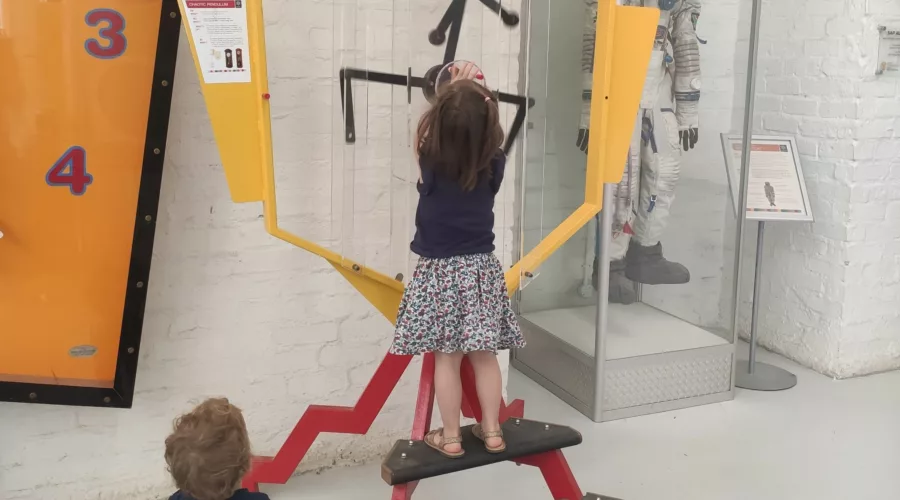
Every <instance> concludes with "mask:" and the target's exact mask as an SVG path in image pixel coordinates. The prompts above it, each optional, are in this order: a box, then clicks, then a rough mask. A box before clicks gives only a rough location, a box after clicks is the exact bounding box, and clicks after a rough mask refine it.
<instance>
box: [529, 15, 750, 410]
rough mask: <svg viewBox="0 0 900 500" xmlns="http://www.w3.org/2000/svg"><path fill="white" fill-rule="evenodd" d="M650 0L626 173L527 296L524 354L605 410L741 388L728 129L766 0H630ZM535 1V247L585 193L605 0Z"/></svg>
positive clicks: (738, 110) (735, 119) (665, 405)
mask: <svg viewBox="0 0 900 500" xmlns="http://www.w3.org/2000/svg"><path fill="white" fill-rule="evenodd" d="M651 1H652V4H653V5H652V6H653V7H660V8H661V17H660V24H659V27H658V29H657V32H656V40H655V45H654V55H653V57H652V58H651V64H650V69H649V70H648V78H647V83H646V84H645V88H644V95H643V98H642V103H641V110H640V112H639V115H638V116H637V117H636V118H635V127H634V139H633V141H632V148H631V152H630V154H629V160H628V163H627V164H626V165H624V166H623V167H624V169H625V171H624V175H623V180H622V182H621V183H620V184H618V185H612V184H607V185H606V186H605V188H604V193H605V195H606V196H605V197H604V204H603V211H602V212H601V215H600V216H599V217H598V219H597V220H596V221H595V222H594V223H593V224H589V225H588V226H587V227H585V228H583V229H582V230H581V231H580V232H579V233H578V234H577V235H576V237H574V238H572V239H570V240H569V241H568V242H567V243H566V245H565V246H563V247H562V248H561V249H559V250H558V251H557V252H556V253H555V254H554V255H552V256H551V257H550V258H549V259H548V260H547V261H546V262H545V263H544V264H543V265H542V266H541V267H540V269H539V270H538V271H537V272H534V273H532V274H533V275H532V276H531V277H530V279H529V280H528V281H527V282H523V286H522V287H521V289H520V290H519V292H518V294H517V295H516V299H515V303H516V307H517V311H518V313H519V314H520V320H521V324H522V327H523V330H524V331H525V334H526V337H527V340H528V347H527V348H525V349H522V350H519V351H517V352H515V353H514V355H513V361H512V362H513V365H514V366H515V367H516V368H517V369H519V370H520V371H522V372H524V373H525V374H526V375H528V376H529V377H531V378H532V379H534V380H536V381H537V382H539V383H540V384H541V385H543V386H544V387H546V388H547V389H548V390H550V391H552V392H553V393H554V394H556V395H557V396H559V397H560V398H562V399H563V400H565V401H566V402H567V403H569V404H570V405H572V406H573V407H575V408H577V409H578V410H580V411H581V412H583V413H584V414H586V415H588V416H590V417H591V418H593V419H594V420H595V421H606V420H613V419H618V418H626V417H631V416H636V415H642V414H648V413H654V412H660V411H667V410H672V409H677V408H684V407H688V406H693V405H699V404H707V403H713V402H718V401H724V400H728V399H731V398H732V397H733V393H734V392H733V391H734V382H733V379H734V377H733V373H734V364H735V343H734V341H735V336H734V321H733V314H734V304H735V289H736V287H735V281H736V274H737V268H736V266H735V261H736V258H735V243H736V240H737V238H738V235H739V234H740V231H741V223H740V221H736V220H735V217H734V213H733V210H732V209H731V200H730V193H729V189H728V181H727V175H726V170H725V162H724V159H723V155H722V150H721V143H720V140H719V138H720V134H722V133H729V134H740V133H742V132H743V131H744V129H745V123H744V122H745V120H744V110H745V108H746V106H745V101H746V100H747V85H748V75H747V73H748V71H747V68H748V61H749V47H750V44H748V43H747V42H748V39H749V38H750V31H751V6H752V0H738V1H736V2H728V3H727V4H718V3H716V4H713V3H712V2H706V3H704V4H703V5H702V11H701V2H700V1H699V0H674V1H658V2H657V1H653V0H645V1H640V0H631V1H625V2H620V4H622V3H624V4H639V5H638V6H644V5H643V4H645V3H646V4H647V5H646V6H651V5H650V4H651ZM527 3H528V8H527V9H523V11H524V12H526V13H527V15H526V18H523V27H522V29H523V31H524V33H523V36H522V47H523V48H522V54H523V55H522V57H523V59H524V60H525V61H524V62H523V64H521V65H520V67H521V71H520V75H521V76H520V80H521V81H524V82H527V89H526V93H527V94H528V95H529V96H530V97H532V98H534V99H535V105H534V107H533V108H532V109H531V110H530V112H529V115H528V119H527V127H526V128H527V130H528V132H527V136H526V139H525V141H524V144H523V145H522V147H523V157H524V160H523V161H524V165H523V172H522V180H521V182H520V187H519V196H520V199H521V202H522V204H523V206H522V209H521V214H520V217H519V220H518V221H517V222H518V228H517V229H518V231H517V234H518V235H519V238H520V241H519V246H520V248H521V251H522V252H523V254H524V253H527V252H528V250H530V249H531V248H533V247H534V246H535V245H536V244H537V243H538V242H539V241H540V240H541V239H542V238H543V237H544V236H545V235H546V234H547V233H548V232H549V231H551V230H552V229H553V228H554V227H556V226H557V225H558V224H559V223H560V222H561V221H562V220H563V218H564V217H565V216H566V215H567V214H569V213H571V212H572V210H574V209H575V208H577V207H578V206H579V205H580V204H581V203H582V202H583V200H584V192H585V175H584V174H585V168H586V161H587V157H586V154H585V152H584V150H585V148H584V147H583V146H584V143H585V142H586V141H589V130H586V129H585V127H584V126H583V125H582V123H583V122H582V118H581V115H582V109H583V106H584V103H585V102H586V101H589V99H590V92H589V89H587V88H585V87H586V85H585V84H584V83H583V82H585V81H589V80H590V79H589V78H586V77H585V75H586V74H588V73H590V71H591V67H590V61H591V60H592V56H591V54H589V53H587V51H588V50H589V48H590V47H592V43H591V40H592V38H593V34H592V33H591V27H592V26H593V25H592V23H591V20H592V16H593V15H594V14H593V11H592V8H591V3H593V4H595V5H596V2H590V1H574V2H553V4H552V8H551V2H550V1H549V0H531V1H529V2H527ZM594 9H596V6H594ZM725 26H730V27H731V28H725ZM713 35H714V36H715V38H713ZM707 37H709V38H707ZM612 77H613V78H615V75H613V76H612Z"/></svg>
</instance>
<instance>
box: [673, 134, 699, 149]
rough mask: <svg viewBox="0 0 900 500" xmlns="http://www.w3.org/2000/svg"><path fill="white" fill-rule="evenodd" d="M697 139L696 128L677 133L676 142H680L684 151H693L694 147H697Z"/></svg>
mask: <svg viewBox="0 0 900 500" xmlns="http://www.w3.org/2000/svg"><path fill="white" fill-rule="evenodd" d="M699 137H700V129H697V128H690V129H687V130H679V131H678V140H679V141H681V147H683V148H684V150H685V151H690V150H692V149H694V146H696V145H697V140H698V139H699Z"/></svg>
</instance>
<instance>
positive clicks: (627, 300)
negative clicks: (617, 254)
mask: <svg viewBox="0 0 900 500" xmlns="http://www.w3.org/2000/svg"><path fill="white" fill-rule="evenodd" d="M594 288H597V259H594ZM636 300H637V292H636V291H635V290H634V282H633V281H631V280H630V279H628V278H627V277H626V276H625V259H619V260H614V261H612V262H610V263H609V303H610V304H625V305H628V304H633V303H634V302H635V301H636Z"/></svg>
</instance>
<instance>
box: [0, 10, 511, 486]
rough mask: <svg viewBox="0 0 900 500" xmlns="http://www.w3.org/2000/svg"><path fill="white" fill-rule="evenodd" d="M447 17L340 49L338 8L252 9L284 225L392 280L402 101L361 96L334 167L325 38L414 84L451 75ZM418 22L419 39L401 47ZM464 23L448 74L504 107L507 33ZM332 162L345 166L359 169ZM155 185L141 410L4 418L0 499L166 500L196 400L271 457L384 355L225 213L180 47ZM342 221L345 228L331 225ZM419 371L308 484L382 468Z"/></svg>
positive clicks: (373, 92) (343, 399)
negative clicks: (262, 13)
mask: <svg viewBox="0 0 900 500" xmlns="http://www.w3.org/2000/svg"><path fill="white" fill-rule="evenodd" d="M334 3H335V4H339V3H340V2H338V1H337V0H336V1H335V2H334ZM395 3H396V4H397V6H398V8H397V9H393V6H394V4H395ZM446 3H447V2H443V1H438V0H433V1H428V2H416V4H415V5H416V9H417V10H416V11H415V12H414V13H413V15H412V17H410V16H409V15H408V14H407V13H406V12H404V11H403V10H402V9H401V8H400V6H401V5H402V6H405V5H407V2H399V1H398V2H391V1H377V2H376V1H369V0H367V1H366V2H365V3H364V4H363V3H361V2H356V3H354V4H353V5H352V7H354V12H355V13H356V15H357V18H356V23H357V24H356V29H355V31H354V30H353V29H351V28H348V29H347V30H345V31H343V32H342V31H341V28H342V27H343V26H345V24H342V21H341V20H340V19H338V18H336V17H335V16H334V15H333V12H334V11H333V8H332V2H331V1H322V0H266V2H265V5H264V6H265V8H266V26H267V37H268V40H267V41H268V45H269V47H268V48H269V54H270V61H269V62H270V78H271V93H272V96H273V98H272V103H273V126H274V136H275V160H276V171H277V176H278V194H279V202H280V206H279V213H280V216H281V219H282V220H283V225H284V226H285V227H286V228H287V229H289V230H292V231H295V232H296V233H298V234H300V235H303V236H305V237H309V238H311V239H314V240H316V241H319V242H321V243H325V244H326V245H328V246H330V247H332V248H336V249H350V250H352V251H356V252H358V255H357V256H359V257H360V260H365V262H366V263H367V264H368V265H372V266H374V267H375V268H376V269H379V270H381V271H384V272H388V273H390V274H395V273H396V272H398V271H402V270H404V266H405V265H406V264H407V262H408V260H407V259H408V255H407V249H408V244H409V240H410V239H411V233H410V228H411V224H412V222H411V218H410V217H411V213H412V210H413V209H414V207H415V198H414V195H413V194H411V193H412V191H411V188H410V186H411V182H412V180H413V179H414V177H410V176H409V175H408V174H409V173H410V171H411V170H412V168H414V165H413V164H412V163H411V162H410V161H409V160H408V158H409V156H408V154H409V151H408V150H407V149H406V145H407V144H408V136H407V119H406V116H407V111H408V107H407V104H406V100H405V95H406V89H397V90H394V91H392V90H390V88H389V87H386V86H381V85H376V84H372V85H370V86H369V88H368V95H366V93H365V92H364V91H361V89H357V90H356V94H355V96H354V97H357V102H356V104H357V114H356V117H357V123H358V125H359V126H360V129H359V133H360V141H359V142H358V144H357V146H355V147H353V148H345V147H344V146H343V145H342V141H341V140H340V138H341V137H342V135H339V136H337V137H338V139H335V137H334V136H333V133H334V132H335V131H336V130H337V131H338V132H339V133H340V127H339V120H338V119H334V116H335V115H337V116H338V117H339V114H338V113H339V109H340V99H339V97H338V93H337V87H336V86H335V80H336V77H337V71H338V69H339V67H340V65H341V62H340V60H339V59H336V58H335V57H333V54H334V53H333V52H332V44H333V43H334V38H333V33H343V34H344V35H343V36H349V35H348V32H349V33H356V34H358V35H359V37H350V38H349V40H351V41H353V42H354V43H357V47H358V48H359V50H358V51H357V52H358V53H356V52H350V51H348V52H346V53H345V56H346V58H345V63H347V61H346V59H349V58H350V56H351V55H352V56H354V57H357V60H356V63H357V64H359V65H361V66H362V67H364V66H363V57H365V61H368V62H369V68H370V69H373V70H375V69H380V70H397V71H401V72H405V68H406V61H408V60H409V58H410V57H411V56H412V57H413V58H415V59H416V61H417V68H416V69H417V73H419V74H421V73H422V72H423V71H424V69H425V67H426V66H428V65H430V64H432V61H433V63H437V62H440V60H441V58H442V56H443V47H441V48H435V47H431V46H430V45H427V43H426V38H425V33H427V30H428V29H431V27H433V26H434V25H436V23H437V20H438V19H439V18H440V15H441V14H442V13H443V9H444V8H445V7H446ZM348 5H350V4H348ZM362 5H364V7H363V8H362V9H360V10H356V7H357V6H362ZM411 19H412V20H414V22H413V24H412V26H413V27H415V29H417V30H419V31H421V33H418V32H417V33H416V34H415V36H414V38H413V39H412V40H410V39H409V37H408V31H409V30H408V29H407V27H408V26H409V22H410V20H411ZM347 23H349V21H347ZM465 23H466V24H465V32H464V33H465V38H464V40H463V41H461V43H460V50H459V55H460V57H466V58H470V59H473V60H476V61H484V63H483V64H484V69H485V71H486V73H487V76H488V81H489V82H491V83H492V84H493V85H495V86H500V87H501V88H503V89H504V90H506V89H510V88H515V86H516V84H517V75H518V63H517V61H516V54H517V52H518V48H519V41H518V34H517V32H516V31H512V32H510V31H508V30H506V29H505V28H503V29H500V30H498V29H497V24H496V22H495V16H493V15H489V13H488V12H487V11H486V10H485V9H484V8H483V7H481V5H480V4H479V3H478V2H470V6H469V9H468V11H467V17H466V20H465ZM349 25H350V26H352V24H349ZM395 28H397V29H395ZM394 31H396V32H397V34H396V35H395V36H394V37H393V38H392V37H391V36H390V33H392V32H394ZM336 36H340V35H336ZM363 37H364V38H363ZM362 39H365V40H367V42H366V43H365V49H364V50H363V49H362V44H361V42H359V41H358V40H362ZM337 40H338V41H340V40H341V38H337ZM497 47H499V49H497ZM410 52H411V55H410ZM348 64H349V63H348ZM362 90H364V89H362ZM414 95H416V94H414ZM421 101H422V98H421V94H418V97H417V104H418V105H419V106H421ZM392 106H393V110H394V111H395V114H394V116H393V119H391V118H390V117H391V115H390V112H391V110H392ZM507 111H508V110H507ZM411 112H412V113H417V112H418V110H417V109H412V111H411ZM508 115H509V116H508V117H509V119H510V120H511V118H512V112H509V113H508ZM417 117H418V115H415V114H413V115H412V118H411V120H412V122H413V123H414V122H415V120H416V119H417ZM342 153H343V154H344V155H348V154H350V153H353V154H355V159H356V161H355V163H354V164H353V168H351V167H350V163H349V162H342V161H341V158H342ZM344 157H346V156H344ZM512 164H515V159H513V162H512ZM165 169H166V170H165V177H164V180H163V189H162V196H161V200H160V201H161V202H160V214H159V218H158V229H157V235H156V236H157V240H156V246H155V248H154V261H153V271H152V276H151V279H150V288H149V292H150V293H149V299H148V304H147V318H146V322H145V326H144V337H143V342H142V349H141V360H140V366H139V373H138V379H137V392H136V395H135V403H134V408H133V409H131V410H104V409H88V408H67V407H47V406H30V405H11V404H3V405H0V422H3V425H2V426H0V492H2V494H0V498H7V499H10V500H12V499H26V498H27V499H52V500H62V499H68V498H72V499H82V498H103V499H120V498H121V499H132V498H134V499H137V498H140V499H146V498H158V497H162V496H163V495H165V494H167V493H171V485H170V481H169V478H168V477H167V475H166V472H165V469H164V462H163V459H162V453H163V440H164V438H165V436H166V435H167V433H168V432H169V430H170V424H171V420H172V418H173V417H175V416H176V415H178V414H179V413H181V412H183V411H185V410H187V409H189V408H190V406H191V405H192V404H193V403H195V402H197V401H198V400H199V399H202V398H204V397H207V396H216V395H226V396H228V397H229V398H231V399H232V400H233V401H234V402H235V403H236V404H238V405H240V406H241V407H243V408H244V410H245V414H246V418H247V424H248V426H249V428H250V434H251V439H252V441H253V445H254V448H255V451H256V452H258V453H260V454H272V453H274V452H275V451H276V450H277V449H278V447H280V446H281V444H282V443H283V442H284V440H285V438H286V437H287V435H288V432H289V431H290V430H291V429H292V428H293V426H294V424H295V423H296V422H297V419H298V418H299V417H300V415H301V414H302V413H303V411H304V409H305V408H306V406H307V405H309V404H312V403H324V404H337V405H352V404H353V403H355V401H356V399H357V398H358V397H359V395H360V393H361V392H362V389H363V387H364V386H365V384H366V383H367V382H368V380H369V378H370V376H371V374H372V373H373V372H374V369H375V367H376V366H377V364H378V363H379V362H380V361H381V359H382V357H383V356H384V354H385V352H386V351H387V348H388V345H389V343H390V339H391V334H392V329H391V326H390V325H389V324H388V322H387V321H385V320H384V319H383V317H382V316H381V315H380V314H378V313H377V312H376V311H375V310H374V309H373V308H372V307H371V306H369V305H368V303H367V302H366V301H365V300H364V299H363V298H362V297H361V296H359V294H357V293H356V292H355V291H354V290H353V289H352V287H350V285H348V284H347V283H346V282H344V281H343V279H342V278H341V277H340V276H339V275H338V274H337V273H336V272H335V271H334V270H333V269H332V268H331V267H330V266H329V265H328V264H327V263H326V262H325V261H324V260H322V259H320V258H318V257H314V256H312V255H310V254H307V253H305V252H303V251H301V250H299V249H295V248H293V247H291V246H290V245H288V244H287V243H284V242H281V241H278V240H276V239H274V238H272V237H271V236H269V235H268V234H266V233H265V230H264V227H263V222H262V219H261V207H260V206H259V205H258V204H243V205H236V204H234V203H232V202H231V200H230V198H229V195H228V189H227V186H226V183H225V178H224V175H223V173H222V169H221V166H220V165H219V158H218V153H217V151H216V147H215V144H214V141H213V136H212V131H211V128H210V125H209V119H208V117H207V114H206V109H205V105H204V102H203V99H202V96H201V94H200V88H199V84H198V82H197V77H196V71H195V69H194V68H193V64H192V62H191V56H190V52H189V50H188V49H187V45H186V44H185V43H184V40H182V44H181V47H180V52H179V65H178V74H177V77H176V87H175V99H174V102H173V104H172V118H171V122H170V129H169V144H168V155H167V158H166V166H165ZM514 184H515V172H514V171H511V172H510V173H509V174H508V180H507V182H506V187H505V190H504V193H503V195H502V196H501V197H500V199H498V204H497V226H498V228H497V229H498V247H499V249H498V252H499V253H500V255H501V256H502V257H503V259H504V261H506V262H507V263H509V262H510V261H511V260H512V245H513V243H512V237H511V227H512V222H513V209H512V208H511V207H512V205H511V204H512V200H513V196H512V193H513V190H514ZM345 186H346V188H345ZM350 186H352V191H351V190H350ZM350 193H352V196H350ZM351 201H352V203H351ZM348 212H349V213H352V214H353V215H354V217H353V218H352V221H353V222H352V223H350V222H349V221H350V220H351V219H350V218H349V217H348V218H343V217H342V216H341V214H343V213H348ZM404 272H405V271H404ZM407 275H408V273H407ZM418 372H419V370H418V363H414V365H413V366H411V367H410V369H409V370H408V371H407V374H406V376H405V377H404V379H403V380H402V381H401V384H400V386H399V387H398V389H397V391H395V393H394V395H393V396H392V397H391V398H390V399H389V400H388V402H387V405H386V406H385V408H384V411H382V413H381V414H380V415H379V417H378V418H377V419H376V422H375V424H374V426H373V428H372V430H371V431H370V433H369V434H368V435H366V436H343V435H330V436H323V437H321V438H320V439H319V440H318V441H317V442H316V444H315V445H314V447H313V449H312V450H311V451H310V453H309V455H308V456H307V458H306V459H305V460H304V461H303V463H302V464H301V466H300V470H301V471H310V470H317V469H321V468H327V467H332V466H335V465H345V464H352V463H357V462H363V461H369V460H373V459H377V458H379V457H380V456H381V455H382V454H383V452H385V451H386V450H387V448H388V447H389V445H390V443H391V442H392V441H393V440H395V439H398V438H402V437H403V436H406V435H407V434H408V432H409V430H410V425H411V421H412V416H413V410H414V408H413V402H414V400H415V389H416V382H417V378H418Z"/></svg>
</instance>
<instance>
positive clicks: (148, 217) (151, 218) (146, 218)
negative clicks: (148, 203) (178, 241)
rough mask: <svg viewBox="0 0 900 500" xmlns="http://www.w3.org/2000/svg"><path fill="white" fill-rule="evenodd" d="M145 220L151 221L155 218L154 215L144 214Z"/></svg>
mask: <svg viewBox="0 0 900 500" xmlns="http://www.w3.org/2000/svg"><path fill="white" fill-rule="evenodd" d="M144 220H145V221H147V222H150V221H152V220H153V216H152V215H145V216H144Z"/></svg>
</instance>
